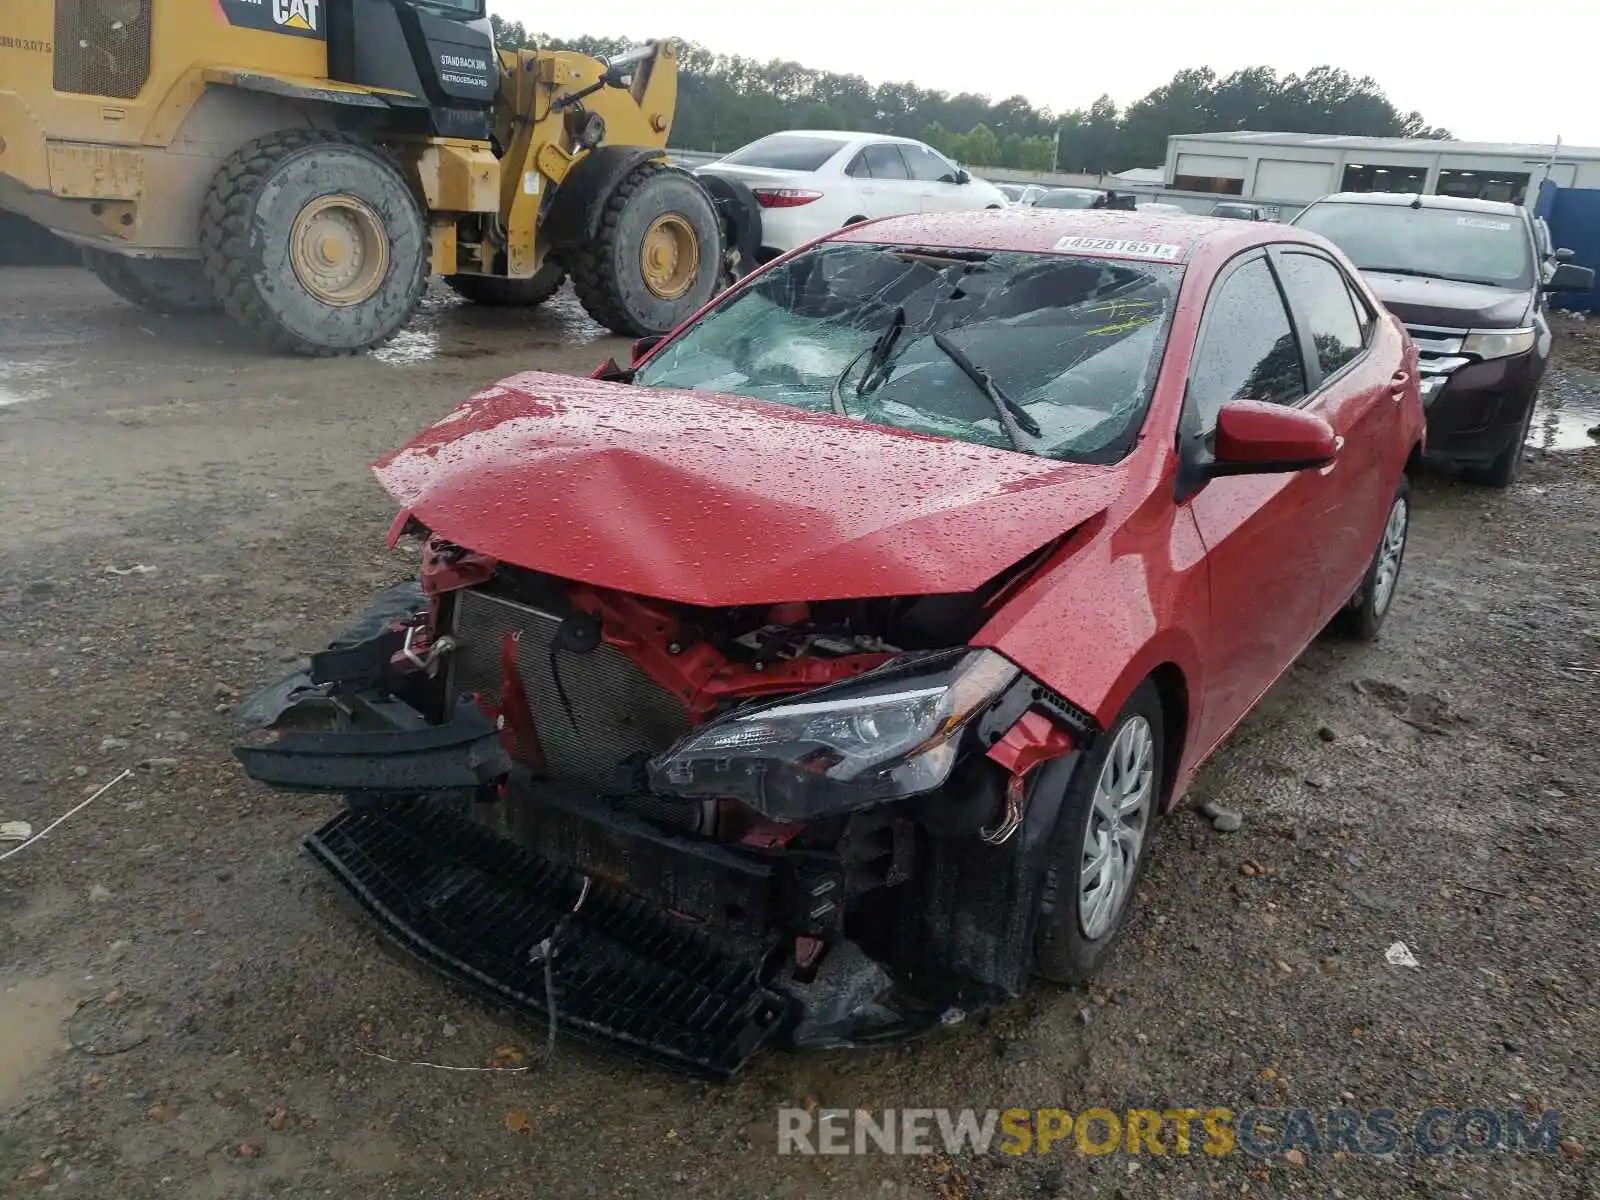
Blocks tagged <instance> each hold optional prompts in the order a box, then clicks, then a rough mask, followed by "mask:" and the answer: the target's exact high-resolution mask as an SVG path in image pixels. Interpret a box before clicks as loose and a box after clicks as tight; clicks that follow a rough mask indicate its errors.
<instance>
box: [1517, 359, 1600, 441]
mask: <svg viewBox="0 0 1600 1200" xmlns="http://www.w3.org/2000/svg"><path fill="white" fill-rule="evenodd" d="M1597 426H1600V371H1590V370H1586V369H1584V368H1583V367H1561V368H1556V369H1553V370H1551V371H1550V373H1549V374H1548V375H1546V376H1545V380H1544V386H1543V387H1542V388H1541V389H1540V390H1539V403H1538V405H1537V406H1536V407H1535V408H1534V410H1533V424H1532V425H1530V426H1529V427H1528V445H1530V446H1533V447H1536V448H1537V449H1540V450H1577V449H1580V448H1582V447H1584V446H1596V445H1600V438H1594V437H1591V436H1590V434H1589V430H1591V429H1594V428H1595V427H1597Z"/></svg>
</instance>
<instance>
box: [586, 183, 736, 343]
mask: <svg viewBox="0 0 1600 1200" xmlns="http://www.w3.org/2000/svg"><path fill="white" fill-rule="evenodd" d="M599 218H600V219H599V225H598V228H597V229H596V231H595V235H594V237H593V238H592V239H591V240H590V241H589V243H588V244H586V245H582V246H578V247H576V248H575V249H574V250H573V251H572V252H571V254H570V261H571V267H572V288H573V290H574V291H575V292H577V294H578V299H579V301H580V302H582V304H583V307H584V308H585V309H586V310H587V311H588V313H589V315H590V316H591V317H593V318H594V319H595V320H596V321H598V322H600V324H602V325H604V326H605V327H606V328H607V329H609V330H611V331H612V332H613V333H618V334H621V335H622V336H623V337H650V336H651V335H653V334H658V333H668V332H670V331H672V330H673V329H676V328H677V327H678V326H679V325H680V324H682V323H683V322H684V321H685V320H686V319H687V318H688V317H689V316H691V315H692V314H693V313H695V312H696V311H698V310H699V309H700V308H701V307H702V306H703V305H705V304H706V302H707V301H709V300H710V299H711V297H712V296H714V295H716V293H717V291H718V288H719V285H720V283H721V279H722V274H723V270H724V264H723V244H722V241H723V235H722V220H721V218H720V217H718V215H717V210H716V207H715V206H714V205H713V204H712V202H711V197H710V196H708V195H707V194H706V190H705V188H703V187H702V186H701V185H700V183H699V181H698V180H696V179H695V177H694V176H693V175H690V174H689V173H688V172H687V171H683V170H680V169H679V168H677V167H670V166H668V165H667V164H665V163H663V162H660V161H656V160H652V161H649V162H642V163H640V164H639V165H638V166H636V167H634V168H633V170H631V171H629V172H628V173H627V174H626V175H624V176H623V177H622V179H621V180H620V181H619V182H618V183H617V185H616V187H615V188H613V189H612V190H611V192H610V193H609V194H608V195H607V196H606V198H605V201H604V203H603V204H602V206H601V210H600V214H599Z"/></svg>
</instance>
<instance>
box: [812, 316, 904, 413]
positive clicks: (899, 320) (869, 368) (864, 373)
mask: <svg viewBox="0 0 1600 1200" xmlns="http://www.w3.org/2000/svg"><path fill="white" fill-rule="evenodd" d="M905 327H906V310H905V308H904V307H903V306H902V307H900V308H897V309H895V310H894V316H892V317H890V318H889V325H888V328H886V329H885V330H884V331H883V332H882V333H880V334H879V335H878V338H877V340H876V341H875V342H873V343H872V345H870V346H868V347H867V349H866V350H865V351H863V352H862V353H861V354H858V355H856V356H855V357H854V358H852V359H851V360H850V362H849V363H848V364H847V365H846V366H845V369H844V370H842V371H840V372H839V375H838V377H837V378H836V379H834V381H833V387H832V389H830V391H829V399H830V400H831V401H832V402H833V411H834V413H835V414H836V415H837V416H841V417H845V416H849V414H848V413H847V412H845V410H844V381H845V378H846V377H847V376H848V375H849V374H850V372H851V371H852V370H854V369H855V365H856V364H857V363H858V362H860V361H861V359H862V358H863V356H864V357H865V358H866V360H867V365H866V366H865V367H863V368H862V369H861V378H860V380H859V381H857V383H856V395H858V396H859V395H861V394H862V393H863V389H864V388H865V387H866V382H867V380H868V379H870V378H871V377H872V373H873V372H874V371H876V370H877V369H878V368H879V367H881V366H882V365H883V364H884V362H885V361H886V360H887V359H888V357H889V354H890V353H891V352H892V351H893V350H894V344H895V343H896V342H897V341H899V340H900V335H901V333H903V332H904V331H905Z"/></svg>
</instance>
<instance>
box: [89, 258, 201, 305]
mask: <svg viewBox="0 0 1600 1200" xmlns="http://www.w3.org/2000/svg"><path fill="white" fill-rule="evenodd" d="M83 265H84V266H86V267H88V268H89V270H91V271H92V272H94V275H95V278H96V279H98V280H99V281H100V282H101V283H103V284H105V285H106V287H108V288H110V289H111V290H112V291H113V292H115V293H116V294H117V295H119V296H121V297H122V298H123V299H124V300H126V301H127V302H128V303H129V304H132V305H135V306H136V307H138V308H142V309H145V310H146V311H148V312H153V313H159V314H160V315H161V316H164V317H183V316H195V315H198V314H200V313H210V312H216V311H217V309H219V308H220V307H221V305H220V304H219V303H218V302H217V295H216V293H215V292H214V291H212V290H211V282H210V280H208V279H207V278H206V273H205V270H204V269H203V268H202V267H201V265H200V264H199V263H197V262H194V261H193V260H191V259H187V258H129V257H128V256H127V255H125V254H113V253H112V252H111V251H109V250H90V249H85V250H84V251H83Z"/></svg>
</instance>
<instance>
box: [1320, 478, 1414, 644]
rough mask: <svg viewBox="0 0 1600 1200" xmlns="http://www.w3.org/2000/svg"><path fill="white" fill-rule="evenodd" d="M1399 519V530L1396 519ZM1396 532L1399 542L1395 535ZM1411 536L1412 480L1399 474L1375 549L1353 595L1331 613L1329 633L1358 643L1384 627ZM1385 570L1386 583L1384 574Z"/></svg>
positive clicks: (1398, 584) (1375, 634)
mask: <svg viewBox="0 0 1600 1200" xmlns="http://www.w3.org/2000/svg"><path fill="white" fill-rule="evenodd" d="M1397 521H1398V523H1399V524H1398V531H1397V529H1396V522H1397ZM1397 533H1398V544H1397V543H1396V534H1397ZM1410 536H1411V480H1410V479H1408V478H1406V477H1404V476H1402V477H1401V479H1400V486H1399V487H1398V488H1397V489H1396V490H1395V494H1394V500H1393V501H1391V502H1390V505H1389V515H1388V517H1386V518H1385V519H1384V523H1383V532H1382V533H1381V534H1379V535H1378V548H1377V549H1376V550H1374V551H1373V552H1372V562H1371V563H1369V564H1368V566H1367V573H1366V575H1365V576H1364V577H1363V578H1362V580H1361V586H1360V587H1359V588H1357V589H1356V594H1355V595H1354V596H1351V597H1350V601H1349V603H1348V604H1346V605H1345V606H1344V607H1343V608H1341V609H1340V610H1339V612H1338V613H1337V614H1336V615H1335V616H1334V618H1333V622H1332V626H1331V628H1332V632H1334V633H1336V634H1338V635H1339V636H1340V637H1347V638H1351V639H1353V640H1355V641H1358V642H1370V641H1374V640H1375V639H1376V638H1377V636H1378V631H1379V630H1380V629H1382V628H1383V622H1384V618H1386V617H1387V616H1388V615H1389V610H1390V609H1391V608H1393V607H1394V594H1395V591H1396V589H1398V588H1399V586H1400V568H1401V566H1402V565H1404V563H1405V557H1406V543H1407V541H1409V540H1410ZM1386 572H1387V582H1385V573H1386Z"/></svg>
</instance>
